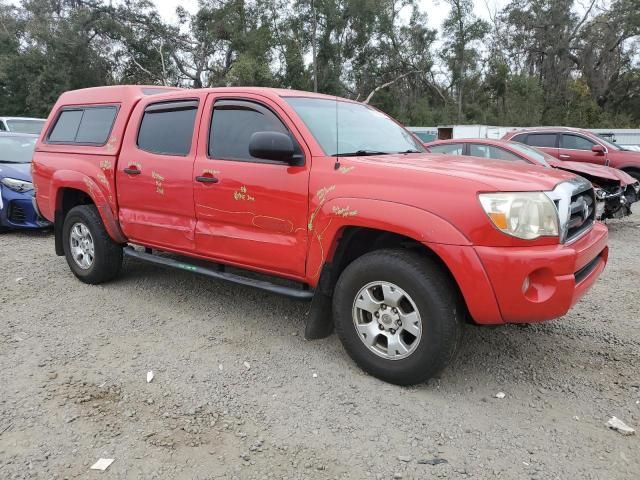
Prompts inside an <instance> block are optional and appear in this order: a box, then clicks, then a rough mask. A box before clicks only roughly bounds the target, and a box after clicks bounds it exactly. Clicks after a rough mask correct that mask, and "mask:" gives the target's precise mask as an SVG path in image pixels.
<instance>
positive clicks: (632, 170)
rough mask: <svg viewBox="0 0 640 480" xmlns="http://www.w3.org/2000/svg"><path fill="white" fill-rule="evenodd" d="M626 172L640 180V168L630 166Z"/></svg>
mask: <svg viewBox="0 0 640 480" xmlns="http://www.w3.org/2000/svg"><path fill="white" fill-rule="evenodd" d="M624 172H625V173H628V174H629V175H631V176H632V177H633V178H635V179H636V180H638V181H640V170H638V169H635V168H629V169H627V170H624Z"/></svg>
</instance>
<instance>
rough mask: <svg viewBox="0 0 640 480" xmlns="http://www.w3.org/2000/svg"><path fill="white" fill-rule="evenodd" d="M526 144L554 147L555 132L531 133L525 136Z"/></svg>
mask: <svg viewBox="0 0 640 480" xmlns="http://www.w3.org/2000/svg"><path fill="white" fill-rule="evenodd" d="M527 144H528V145H532V146H534V147H543V148H544V147H546V148H555V146H556V134H555V133H531V134H529V138H527Z"/></svg>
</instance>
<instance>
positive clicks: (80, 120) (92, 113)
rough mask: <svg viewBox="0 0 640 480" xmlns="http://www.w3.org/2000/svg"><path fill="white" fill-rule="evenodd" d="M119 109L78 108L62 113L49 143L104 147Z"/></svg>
mask: <svg viewBox="0 0 640 480" xmlns="http://www.w3.org/2000/svg"><path fill="white" fill-rule="evenodd" d="M117 113H118V109H117V107H115V106H112V105H110V106H105V107H78V108H71V109H65V110H62V111H61V112H60V115H58V119H57V120H56V123H55V125H54V126H53V128H52V129H51V131H50V133H49V137H48V138H47V141H48V142H49V143H63V144H78V145H97V146H100V145H104V144H105V143H107V139H108V138H109V134H110V133H111V129H112V128H113V123H114V122H115V119H116V114H117Z"/></svg>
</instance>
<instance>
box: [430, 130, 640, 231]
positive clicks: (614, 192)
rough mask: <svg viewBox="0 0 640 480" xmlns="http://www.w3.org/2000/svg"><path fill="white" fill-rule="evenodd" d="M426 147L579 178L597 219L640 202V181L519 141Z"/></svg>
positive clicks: (619, 213)
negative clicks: (592, 198)
mask: <svg viewBox="0 0 640 480" xmlns="http://www.w3.org/2000/svg"><path fill="white" fill-rule="evenodd" d="M425 147H426V148H427V150H429V151H430V152H433V153H446V154H454V155H471V156H474V157H479V158H488V159H493V160H506V161H515V162H526V163H530V164H533V165H540V166H542V167H547V168H559V169H561V170H566V171H568V172H571V173H575V174H576V175H580V176H582V177H584V178H586V179H587V180H589V181H590V182H591V183H593V185H594V186H595V193H596V200H597V201H598V208H597V209H596V217H597V218H599V219H601V220H606V219H608V218H621V217H624V216H627V215H630V214H631V205H632V204H634V203H635V202H637V201H638V200H640V182H639V181H638V180H636V179H635V178H633V177H632V176H631V175H629V174H627V173H626V172H624V171H622V170H618V169H616V168H611V167H606V166H604V165H597V164H591V163H580V162H569V161H560V160H558V159H556V158H554V157H552V156H551V155H548V154H546V153H545V152H543V151H542V150H538V149H537V148H535V147H529V146H528V145H524V144H522V143H518V142H512V141H507V140H489V139H484V138H478V139H459V140H441V141H436V142H430V143H426V144H425Z"/></svg>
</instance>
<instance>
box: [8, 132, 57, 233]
mask: <svg viewBox="0 0 640 480" xmlns="http://www.w3.org/2000/svg"><path fill="white" fill-rule="evenodd" d="M36 140H38V136H37V135H27V134H19V133H0V231H3V230H9V229H16V228H27V229H30V228H43V227H47V226H50V225H51V224H50V223H49V222H48V221H46V220H45V219H43V218H42V217H39V216H38V214H37V213H36V211H35V209H34V208H33V204H32V200H33V183H32V182H31V172H30V169H31V158H32V157H33V149H34V147H35V145H36Z"/></svg>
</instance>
